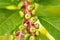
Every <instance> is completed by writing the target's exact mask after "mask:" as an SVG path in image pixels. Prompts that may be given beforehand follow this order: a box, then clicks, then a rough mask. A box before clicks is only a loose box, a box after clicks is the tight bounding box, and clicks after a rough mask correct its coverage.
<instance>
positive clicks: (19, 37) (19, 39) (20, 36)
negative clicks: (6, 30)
mask: <svg viewBox="0 0 60 40" xmlns="http://www.w3.org/2000/svg"><path fill="white" fill-rule="evenodd" d="M22 34H23V33H22V31H20V35H19V36H18V40H21V39H22Z"/></svg>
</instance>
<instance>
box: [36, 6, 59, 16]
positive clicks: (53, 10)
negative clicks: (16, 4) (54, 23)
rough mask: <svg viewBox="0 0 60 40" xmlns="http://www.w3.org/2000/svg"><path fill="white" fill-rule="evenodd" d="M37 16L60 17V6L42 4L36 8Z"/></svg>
mask: <svg viewBox="0 0 60 40" xmlns="http://www.w3.org/2000/svg"><path fill="white" fill-rule="evenodd" d="M36 14H37V16H56V17H60V6H42V5H40V6H39V7H38V8H37V10H36Z"/></svg>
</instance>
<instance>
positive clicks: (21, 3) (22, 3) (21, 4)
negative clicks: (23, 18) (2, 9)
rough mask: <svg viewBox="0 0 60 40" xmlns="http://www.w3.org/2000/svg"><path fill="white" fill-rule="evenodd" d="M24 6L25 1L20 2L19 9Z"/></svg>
mask: <svg viewBox="0 0 60 40" xmlns="http://www.w3.org/2000/svg"><path fill="white" fill-rule="evenodd" d="M23 5H24V1H20V3H19V4H18V9H21V8H22V6H23Z"/></svg>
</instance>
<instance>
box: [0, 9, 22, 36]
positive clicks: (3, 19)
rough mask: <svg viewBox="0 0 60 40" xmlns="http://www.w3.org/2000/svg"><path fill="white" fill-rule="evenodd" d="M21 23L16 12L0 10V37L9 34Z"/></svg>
mask: <svg viewBox="0 0 60 40" xmlns="http://www.w3.org/2000/svg"><path fill="white" fill-rule="evenodd" d="M21 21H22V18H21V17H20V15H19V13H18V11H16V10H15V11H10V10H6V9H0V35H5V34H10V32H12V31H13V30H14V29H15V28H16V27H17V26H18V25H20V23H21Z"/></svg>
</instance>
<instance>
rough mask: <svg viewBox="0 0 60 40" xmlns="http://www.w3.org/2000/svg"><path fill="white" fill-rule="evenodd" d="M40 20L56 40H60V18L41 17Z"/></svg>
mask: <svg viewBox="0 0 60 40" xmlns="http://www.w3.org/2000/svg"><path fill="white" fill-rule="evenodd" d="M39 20H40V22H41V23H42V25H43V26H44V27H45V28H46V29H47V30H48V32H49V33H50V34H51V35H52V36H53V37H54V38H55V39H56V40H60V18H58V17H39Z"/></svg>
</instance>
